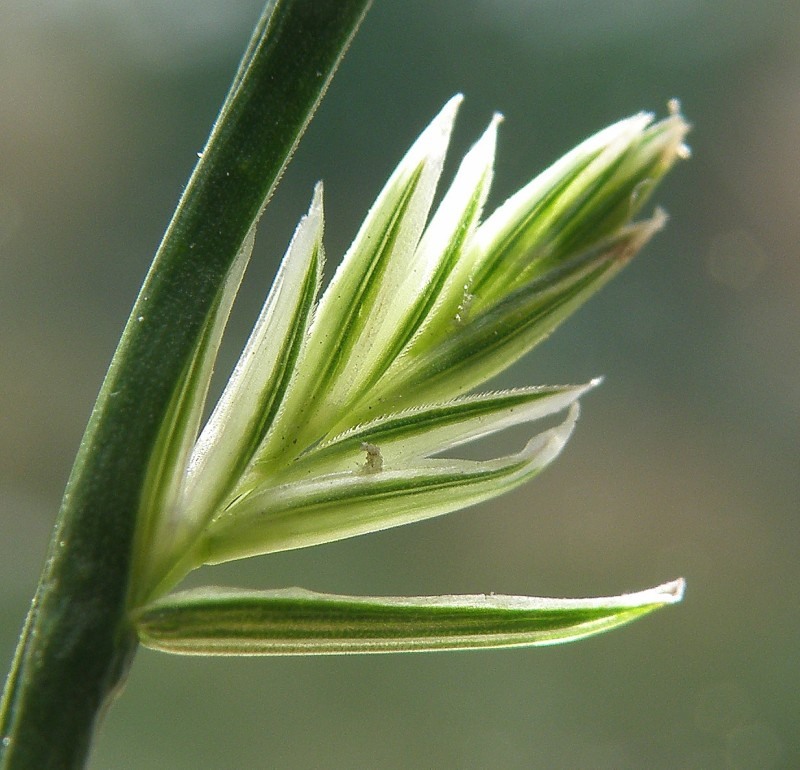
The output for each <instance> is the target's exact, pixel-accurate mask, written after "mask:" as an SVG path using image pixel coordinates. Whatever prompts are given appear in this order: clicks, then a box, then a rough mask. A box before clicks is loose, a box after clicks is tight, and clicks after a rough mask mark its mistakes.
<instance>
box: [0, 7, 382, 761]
mask: <svg viewBox="0 0 800 770" xmlns="http://www.w3.org/2000/svg"><path fill="white" fill-rule="evenodd" d="M369 2H370V0H271V2H269V3H268V5H267V8H266V9H265V11H264V14H263V15H262V18H261V20H260V21H259V23H258V25H257V27H256V30H255V32H254V35H253V38H252V40H251V42H250V45H249V47H248V49H247V52H246V53H245V56H244V59H243V60H242V64H241V66H240V69H239V71H238V72H237V74H236V77H235V79H234V82H233V85H232V87H231V91H230V93H229V94H228V97H227V99H226V101H225V104H224V105H223V108H222V111H221V113H220V117H219V118H218V120H217V122H216V124H215V126H214V129H213V131H212V133H211V137H210V138H209V141H208V144H207V146H206V149H205V151H204V153H203V154H202V158H201V160H200V162H199V163H198V164H197V167H196V169H195V171H194V173H193V175H192V177H191V179H190V181H189V184H188V186H187V188H186V191H185V193H184V195H183V197H182V199H181V201H180V203H179V205H178V208H177V211H176V212H175V215H174V217H173V219H172V222H171V223H170V225H169V228H168V229H167V232H166V235H165V236H164V240H163V241H162V243H161V246H160V247H159V250H158V253H157V254H156V257H155V260H154V262H153V266H152V268H151V270H150V273H149V275H148V277H147V279H146V280H145V284H144V286H143V288H142V291H141V293H140V295H139V298H138V299H137V301H136V304H135V306H134V308H133V311H132V313H131V317H130V319H129V321H128V324H127V326H126V328H125V331H124V332H123V336H122V339H121V341H120V345H119V348H118V349H117V352H116V354H115V356H114V359H113V361H112V363H111V367H110V369H109V372H108V375H107V376H106V380H105V382H104V383H103V387H102V389H101V391H100V395H99V396H98V400H97V403H96V405H95V408H94V411H93V413H92V416H91V418H90V420H89V425H88V427H87V430H86V434H85V436H84V439H83V442H82V444H81V447H80V450H79V452H78V457H77V459H76V461H75V467H74V469H73V472H72V475H71V477H70V480H69V483H68V485H67V489H66V492H65V495H64V500H63V503H62V506H61V511H60V513H59V518H58V521H57V524H56V527H55V532H54V535H53V540H52V542H51V545H50V552H49V556H48V559H47V563H46V565H45V568H44V571H43V573H42V577H41V580H40V583H39V587H38V590H37V592H36V596H35V598H34V601H33V604H32V607H31V610H30V613H29V615H28V619H27V621H26V623H25V627H24V629H23V632H22V635H21V638H20V642H19V646H18V648H17V653H16V656H15V659H14V663H13V665H12V668H11V672H10V674H9V677H8V680H7V683H6V689H5V692H4V694H3V700H2V705H1V706H0V709H1V710H0V735H1V736H2V743H0V766H1V767H2V768H3V769H4V770H12V768H13V769H15V770H33V769H34V768H35V769H36V770H45V769H46V768H75V767H81V766H83V764H84V762H85V760H86V756H87V754H88V751H89V747H90V743H91V739H92V735H93V732H94V728H95V725H96V722H97V720H98V716H99V715H100V714H101V713H102V711H103V709H104V708H105V707H106V706H107V705H108V704H109V703H110V702H111V700H112V697H113V694H114V692H115V691H116V690H118V689H119V688H120V687H121V685H122V683H123V682H124V680H125V676H126V673H127V670H128V667H129V665H130V663H131V660H132V658H133V655H134V653H135V650H136V646H137V642H136V638H135V635H134V633H133V631H132V628H131V625H130V622H129V620H128V617H127V599H128V591H129V583H130V565H131V557H132V545H133V540H134V534H135V527H136V514H137V511H138V506H139V498H140V493H141V489H142V485H143V483H144V481H145V477H146V473H147V468H148V464H149V461H150V457H151V455H152V452H153V447H154V445H155V442H156V439H157V436H158V430H159V425H160V424H161V421H162V420H163V418H164V416H165V414H166V413H167V410H168V408H169V405H170V402H171V399H172V396H173V394H174V393H175V391H176V389H177V388H178V387H179V386H180V378H181V374H182V373H183V372H184V371H185V367H186V363H187V361H188V360H189V359H190V358H191V356H192V354H193V351H194V350H195V347H196V344H197V341H198V339H199V336H200V335H201V333H202V330H203V325H204V323H205V321H206V319H207V317H208V314H209V313H210V312H211V310H212V308H213V305H214V301H215V298H216V296H217V294H218V293H219V291H220V289H221V287H222V285H223V282H224V280H225V276H226V274H227V272H228V270H229V268H230V265H231V262H232V260H233V259H234V257H235V255H236V253H237V251H238V250H239V247H240V245H241V244H242V242H243V240H244V238H245V236H246V234H247V232H248V230H249V228H250V226H251V224H252V222H253V221H254V219H255V218H256V217H257V216H258V215H259V212H260V211H261V209H262V207H263V205H264V203H265V201H266V200H267V199H268V197H269V195H270V194H271V192H272V190H273V189H274V187H275V184H276V183H277V180H278V179H279V178H280V175H281V173H282V171H283V169H284V168H285V166H286V164H287V162H288V160H289V158H290V156H291V154H292V152H293V150H294V148H295V146H296V145H297V142H298V141H299V138H300V136H301V135H302V133H303V131H304V130H305V127H306V126H307V124H308V121H309V120H310V119H311V116H312V114H313V112H314V110H315V108H316V106H317V104H318V103H319V101H320V99H321V98H322V95H323V93H324V91H325V89H326V87H327V85H328V83H329V82H330V79H331V77H332V76H333V72H334V71H335V69H336V67H337V65H338V63H339V61H340V60H341V57H342V55H343V54H344V51H345V50H346V48H347V46H348V44H349V42H350V40H351V39H352V37H353V35H354V34H355V30H356V29H357V28H358V25H359V24H360V22H361V20H362V19H363V17H364V14H365V13H366V10H367V8H368V6H369Z"/></svg>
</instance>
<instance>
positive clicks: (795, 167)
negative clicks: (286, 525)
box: [0, 0, 800, 770]
mask: <svg viewBox="0 0 800 770" xmlns="http://www.w3.org/2000/svg"><path fill="white" fill-rule="evenodd" d="M259 10H260V5H259V2H257V0H240V2H238V3H229V2H224V1H223V0H171V1H170V2H167V1H166V0H139V2H132V0H130V1H127V2H123V1H122V0H102V1H101V0H39V1H37V2H34V1H33V0H6V2H4V3H3V4H2V5H0V323H1V324H2V326H1V328H2V337H3V341H2V344H0V425H2V427H1V428H0V485H1V488H2V489H1V491H0V527H2V529H1V530H0V531H1V532H2V556H0V579H1V585H2V588H1V589H0V660H4V661H7V660H9V659H10V657H11V654H12V650H13V646H14V642H15V638H16V635H17V632H18V630H19V627H20V624H21V622H22V619H23V617H24V613H25V611H26V608H27V605H28V602H29V600H30V597H31V595H32V593H33V591H34V587H35V585H36V580H37V577H38V573H39V569H40V567H41V564H42V560H43V558H44V554H45V548H46V543H47V540H48V536H49V531H50V528H51V526H52V523H53V520H54V516H55V512H56V510H57V507H58V503H59V498H60V494H61V491H62V489H63V485H64V483H65V480H66V477H67V474H68V472H69V469H70V465H71V462H72V458H73V456H74V453H75V451H76V449H77V446H78V443H79V441H80V437H81V434H82V431H83V428H84V425H85V422H86V419H87V417H88V414H89V410H90V408H91V405H92V402H93V400H94V397H95V394H96V392H97V389H98V387H99V385H100V382H101V379H102V376H103V373H104V371H105V368H106V366H107V364H108V361H109V359H110V356H111V354H112V352H113V350H114V346H115V344H116V341H117V337H118V335H119V333H120V331H121V329H122V326H123V323H124V321H125V318H126V315H127V312H128V310H129V308H130V305H131V303H132V301H133V298H134V296H135V294H136V291H137V289H138V286H139V283H140V281H141V279H142V277H143V275H144V273H145V271H146V269H147V266H148V264H149V260H150V257H151V255H152V253H153V251H154V250H155V248H156V246H157V244H158V241H159V239H160V236H161V234H162V232H163V229H164V227H165V225H166V223H167V221H168V218H169V216H170V214H171V211H172V208H173V206H174V204H175V202H176V201H177V198H178V196H179V194H180V191H181V188H182V185H183V184H184V182H185V180H186V179H187V177H188V175H189V173H190V171H191V168H192V165H193V163H194V160H195V153H196V152H197V151H198V150H199V149H201V147H202V145H203V143H204V140H205V138H206V135H207V133H208V130H209V128H210V125H211V122H212V120H213V119H214V116H215V113H216V109H217V107H218V105H219V104H220V102H221V100H222V97H223V96H224V93H225V91H226V88H227V85H228V82H229V80H230V78H231V76H232V74H233V72H234V69H235V66H236V64H237V61H238V58H239V55H240V53H241V51H242V49H243V47H244V44H245V42H246V40H247V37H248V35H249V30H250V28H251V26H252V24H253V22H254V21H255V19H256V18H257V16H258V14H259ZM798 40H800V4H798V3H746V2H737V0H707V1H706V2H699V0H666V1H665V0H615V1H606V0H581V1H573V2H563V1H558V2H556V1H555V0H539V1H538V2H532V1H531V2H523V0H516V1H515V0H437V2H423V1H422V0H402V1H401V0H377V2H376V5H375V8H374V9H373V11H372V12H371V14H370V15H369V17H368V19H367V22H366V24H365V26H364V27H363V30H362V32H361V33H360V35H359V36H358V38H357V39H356V42H355V44H354V46H353V48H352V50H351V51H350V53H349V55H348V57H347V58H346V60H345V62H344V65H343V66H342V68H341V70H340V72H339V74H338V76H337V78H336V79H335V81H334V84H333V86H332V87H331V89H330V92H329V94H328V96H327V98H326V100H325V102H324V103H323V105H322V107H321V109H320V111H319V113H318V116H317V118H316V120H315V121H314V123H313V124H312V126H311V128H310V130H309V132H308V134H307V136H306V138H305V140H304V142H303V144H302V145H301V148H300V150H299V152H298V153H297V156H296V159H295V161H294V162H293V164H292V166H291V167H290V169H289V172H288V173H287V174H286V176H285V179H284V181H283V183H282V186H281V188H280V191H279V193H278V194H277V196H276V197H275V199H274V202H273V204H272V205H271V206H270V208H269V209H268V213H267V214H266V216H265V218H264V219H263V220H262V225H261V228H260V233H259V242H258V244H257V253H256V256H255V259H254V263H253V265H252V268H251V271H250V273H249V276H248V279H247V282H246V286H245V288H244V290H243V294H242V301H241V303H240V305H239V307H238V308H237V311H236V314H235V316H234V318H233V321H232V334H231V343H230V345H229V347H228V348H227V349H226V350H225V352H224V361H225V366H222V367H221V369H223V370H224V369H225V368H226V366H228V365H229V364H230V363H231V362H232V361H233V360H234V356H235V354H236V352H237V347H238V346H239V345H240V344H241V342H242V340H243V338H244V336H245V335H246V332H247V325H248V323H251V322H252V320H253V317H254V315H255V313H256V312H257V309H258V307H259V305H260V302H261V300H262V299H263V296H264V294H265V291H266V287H267V286H268V283H269V280H270V276H271V273H272V271H274V269H275V264H276V260H277V259H278V258H279V257H280V255H281V254H282V250H283V248H284V246H285V244H286V242H287V241H288V238H289V236H290V234H291V232H292V230H293V228H294V225H295V223H296V221H297V220H298V218H299V216H300V215H301V214H302V213H303V212H304V211H305V208H306V206H307V203H308V200H309V198H310V195H311V190H312V185H313V183H314V182H315V181H316V180H317V179H319V178H322V179H324V180H325V185H326V195H327V200H326V209H327V228H326V244H327V248H328V253H329V258H330V259H331V260H332V261H335V260H336V259H338V257H339V255H340V254H341V253H342V252H343V250H344V248H345V247H346V245H347V243H348V242H349V239H350V238H352V236H353V234H354V232H355V228H356V227H357V224H358V222H359V220H360V218H361V217H363V215H364V213H365V211H366V209H367V207H368V205H369V204H370V202H371V200H372V198H373V197H374V196H375V194H376V193H377V191H378V189H379V187H380V185H381V183H382V181H383V180H384V179H385V178H386V177H387V175H388V172H389V171H390V170H391V168H392V167H393V165H394V163H395V162H396V161H397V160H398V159H399V157H400V156H401V155H402V153H403V152H404V150H405V148H406V147H407V146H408V144H410V142H411V141H412V140H413V138H414V137H415V136H416V134H417V133H418V131H419V130H420V129H421V128H422V127H423V125H424V124H425V123H426V122H427V121H428V120H429V119H430V117H432V115H433V114H434V113H435V112H436V110H437V109H438V108H439V107H440V105H441V104H442V103H443V102H444V101H445V100H446V99H447V98H448V97H449V96H450V95H451V94H453V93H454V92H455V91H463V92H464V93H465V94H466V96H467V101H466V102H465V105H464V107H463V109H462V113H461V119H460V122H459V125H458V127H457V132H456V135H455V140H454V142H455V144H454V153H453V156H452V157H453V158H454V159H455V158H457V157H458V155H459V153H461V152H463V151H465V150H466V149H467V148H468V146H469V145H470V143H471V142H472V141H473V140H474V139H475V138H476V136H477V135H478V133H479V132H480V131H481V130H482V128H483V127H484V125H485V124H486V122H487V121H488V120H489V118H490V116H491V113H492V111H493V110H500V111H502V112H503V113H504V114H505V116H506V122H505V123H504V125H503V127H502V129H501V139H500V147H499V160H498V166H497V176H496V180H497V181H496V188H495V194H494V198H493V202H494V203H495V204H496V203H498V202H500V201H501V200H503V198H504V197H505V196H507V195H508V194H510V193H511V192H512V191H514V190H515V189H516V188H517V187H518V186H520V185H521V184H522V183H524V182H525V181H526V180H527V179H528V178H529V177H530V176H532V175H533V174H534V173H536V172H537V171H539V170H540V169H541V168H543V167H544V166H545V165H547V164H548V163H549V162H551V161H552V160H554V159H555V158H556V157H557V156H559V155H560V154H561V153H563V152H564V151H566V150H567V149H569V148H570V147H571V146H572V145H573V144H575V143H576V142H577V141H579V140H580V139H582V138H584V137H585V136H586V135H588V134H589V133H592V132H593V131H595V130H597V129H599V128H601V127H602V126H604V125H605V124H607V123H609V122H611V121H613V120H616V119H617V118H620V117H622V116H625V115H628V114H630V113H633V112H636V111H638V110H640V109H643V108H646V109H653V110H657V111H659V112H660V113H661V114H664V113H665V112H666V102H667V99H668V98H670V97H673V96H678V97H680V98H681V100H682V103H683V107H684V110H685V113H686V115H687V117H688V118H689V120H691V121H692V122H693V123H694V124H695V129H694V131H693V133H692V134H691V136H690V144H691V145H692V148H693V151H694V157H693V159H692V160H691V161H690V162H689V163H685V164H679V166H678V167H677V168H676V169H675V171H674V172H673V173H672V174H671V176H670V177H669V178H668V179H667V180H666V182H665V184H664V185H663V186H662V187H661V189H660V191H659V192H658V193H657V194H656V197H655V200H656V202H658V203H660V204H662V205H664V206H665V207H666V208H667V209H668V211H669V213H670V214H671V217H672V219H671V222H670V224H669V227H668V228H667V230H666V231H665V232H664V233H662V234H661V235H659V236H658V237H657V238H656V240H655V241H654V242H653V243H652V244H651V245H650V246H649V247H648V248H647V250H646V252H645V253H644V254H643V255H642V256H641V257H640V258H639V259H637V260H636V261H635V262H634V263H633V264H632V265H631V266H630V267H629V268H628V269H627V270H626V272H625V273H623V275H622V276H621V277H620V278H619V279H617V281H616V282H615V283H614V284H613V285H612V286H611V287H609V288H608V289H606V290H605V291H604V292H603V293H602V294H601V295H599V296H598V297H597V298H595V299H594V300H592V302H591V303H590V304H589V305H588V306H587V307H586V308H585V309H584V310H583V311H582V312H581V313H579V314H578V315H577V316H576V317H574V318H573V319H572V320H571V321H569V322H568V323H567V324H566V325H565V326H564V327H563V328H562V329H561V330H559V332H558V333H557V334H556V335H554V337H553V338H551V339H550V340H549V341H548V342H547V343H545V344H544V345H543V346H542V347H541V348H540V349H538V350H537V351H536V352H535V353H534V354H532V355H531V356H529V357H528V358H527V359H526V360H525V361H524V362H523V363H522V364H521V365H519V366H518V367H516V369H515V370H513V371H512V372H510V373H509V374H508V375H507V376H506V377H505V378H504V383H505V384H509V383H516V384H532V383H546V382H551V383H552V382H570V381H584V380H586V379H587V378H590V377H592V376H595V375H598V374H604V375H606V380H605V384H604V385H603V387H602V388H601V389H599V390H598V391H596V392H594V393H592V394H591V395H590V396H589V397H587V398H586V399H585V402H584V410H583V417H582V419H581V422H580V425H579V428H578V431H577V433H576V435H575V436H574V437H573V439H572V442H571V443H570V445H569V446H568V448H567V450H566V451H565V453H564V455H563V456H562V458H561V459H560V460H559V461H558V463H556V465H555V466H554V467H553V468H551V469H550V470H548V471H547V472H546V473H545V474H544V475H543V476H542V477H541V478H539V479H538V480H536V481H535V482H533V483H532V484H531V485H528V486H526V487H524V488H522V489H520V490H518V491H517V492H515V493H514V494H511V495H509V496H507V497H505V498H503V499H502V500H500V501H498V502H495V503H492V504H487V505H483V506H479V507H477V508H473V509H470V510H468V511H465V512H462V513H459V514H454V515H451V516H449V517H445V518H442V519H439V520H435V521H430V522H427V523H424V524H419V525H416V526H413V527H406V528H402V529H397V530H391V531H388V532H385V533H382V534H379V535H372V536H367V537H363V538H357V539H354V540H351V541H346V542H342V543H338V544H333V545H328V546H322V547H317V548H314V549H310V550H307V551H302V552H297V553H289V554H285V555H279V556H275V557H271V558H268V559H257V560H252V561H251V562H249V563H246V564H243V565H240V566H238V567H235V568H234V567H228V568H216V569H213V570H211V569H209V570H208V571H207V572H204V573H202V574H201V575H199V576H198V577H199V578H200V579H202V580H204V581H206V582H221V583H225V582H228V583H238V584H243V585H253V586H281V585H302V586H306V587H308V588H313V589H317V590H323V591H331V592H341V593H348V592H349V593H366V594H381V593H387V594H393V593H396V594H423V593H468V592H483V591H492V590H493V591H497V592H504V593H522V594H537V595H554V596H561V595H563V596H583V595H593V594H607V593H617V592H621V591H626V590H633V589H638V588H644V587H647V586H650V585H654V584H656V583H658V582H661V581H663V580H667V579H670V578H674V577H677V576H679V575H683V576H685V577H686V578H687V580H688V592H687V596H686V600H685V602H684V604H683V605H680V606H679V607H677V608H671V609H667V610H665V611H663V612H661V613H658V614H656V615H655V616H652V617H650V618H647V619H645V620H644V621H641V622H639V623H637V624H634V625H633V626H630V627H628V628H625V629H622V630H620V631H617V632H614V633H611V634H608V635H606V636H603V637H600V638H597V639H593V640H589V641H587V642H583V643H579V644H575V645H567V646H564V647H555V648H547V649H539V650H536V649H531V650H521V651H503V652H472V653H439V654H435V655H410V656H396V657H392V656H384V657H380V656H378V657H361V658H360V657H332V658H317V659H314V658H309V659H303V658H298V659H291V658H289V659H262V660H219V659H205V660H204V659H188V658H187V659H181V658H175V657H169V656H164V655H159V654H156V653H153V652H149V651H147V650H143V651H141V653H140V655H139V656H138V659H137V661H136V665H135V667H134V670H133V674H132V676H131V678H130V681H129V683H128V687H127V690H126V692H125V695H124V697H123V698H122V699H121V700H120V702H119V703H118V704H117V705H116V706H115V708H114V709H113V710H112V711H111V712H110V714H109V715H108V717H107V719H106V722H105V726H104V729H103V731H102V732H101V734H100V737H99V739H98V742H97V745H96V750H95V753H94V755H93V763H92V768H97V769H99V768H114V769H115V770H117V769H120V770H122V769H126V768H174V769H175V770H181V769H182V768H198V767H203V768H225V769H227V768H231V769H232V768H273V767H275V768H375V767H380V768H409V767H420V768H434V767H435V768H489V767H502V768H565V769H567V768H569V769H573V768H591V769H594V768H613V769H614V770H620V769H623V768H643V767H647V768H697V769H698V770H699V769H700V768H702V769H703V770H714V769H715V768H752V769H753V770H756V769H758V770H763V769H765V768H794V767H800V730H799V729H798V714H800V695H798V693H800V663H799V662H798V632H799V631H800V621H798V619H797V610H796V606H795V605H796V598H795V599H792V598H791V597H792V596H794V597H797V594H798V585H799V584H800V559H798V558H797V557H798V542H799V541H798V530H799V529H800V518H799V517H798V499H800V494H798V492H800V490H799V489H798V487H800V472H799V471H800V463H798V452H797V449H798V437H800V426H799V425H798V421H799V420H798V418H799V416H800V411H799V407H798V404H799V403H800V398H798V396H799V395H800V309H798V301H797V297H798V289H800V260H798V245H797V244H798V234H800V206H798V200H800V195H799V193H800V149H799V148H800V143H798V138H797V137H798V124H799V123H800V48H799V47H798ZM454 165H455V161H454V160H453V161H451V163H450V166H449V168H450V170H451V172H452V169H453V166H454ZM520 440H521V439H520V437H514V438H513V439H512V443H513V445H518V444H519V442H520Z"/></svg>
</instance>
